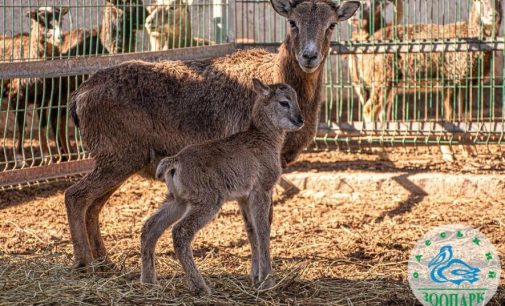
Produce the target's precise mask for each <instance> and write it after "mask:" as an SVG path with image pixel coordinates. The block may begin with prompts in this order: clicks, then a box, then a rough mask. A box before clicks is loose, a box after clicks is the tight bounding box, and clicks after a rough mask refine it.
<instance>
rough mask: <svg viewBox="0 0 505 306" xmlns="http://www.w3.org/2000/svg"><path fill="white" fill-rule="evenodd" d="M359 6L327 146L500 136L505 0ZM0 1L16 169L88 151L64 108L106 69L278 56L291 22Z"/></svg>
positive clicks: (399, 0)
mask: <svg viewBox="0 0 505 306" xmlns="http://www.w3.org/2000/svg"><path fill="white" fill-rule="evenodd" d="M361 3H362V8H361V9H360V12H359V14H357V15H356V16H355V17H354V18H352V19H350V20H349V21H347V22H344V23H340V24H338V26H337V29H336V30H335V32H334V36H333V38H332V50H331V52H330V55H329V56H328V58H327V61H326V64H325V66H324V79H325V80H324V98H323V99H324V105H323V107H322V111H321V117H320V130H319V133H318V136H317V138H316V140H317V142H316V143H317V144H318V145H321V144H326V145H333V144H336V145H338V146H340V145H346V144H350V143H356V142H357V143H364V144H368V145H384V144H392V145H400V146H404V145H418V144H419V145H422V144H428V145H429V144H436V145H450V144H457V143H471V144H481V143H483V144H486V143H495V144H501V143H502V141H503V135H504V132H505V128H504V117H505V114H504V111H505V105H504V94H505V93H504V91H503V69H504V67H503V52H504V40H503V37H502V26H501V23H502V22H501V21H502V17H503V12H504V11H503V3H502V1H498V0H461V1H452V0H443V1H425V0H364V1H361ZM0 6H1V11H0V34H1V37H0V85H1V87H0V93H1V96H2V100H1V101H0V133H1V137H2V139H1V140H0V142H1V149H0V171H3V172H4V173H6V172H9V171H10V172H12V170H18V169H33V168H37V167H42V166H45V165H54V166H53V168H52V169H57V167H56V166H58V167H63V166H64V165H71V164H72V162H73V161H81V160H88V158H89V156H88V155H87V154H86V150H85V148H84V147H83V146H82V145H81V139H80V135H79V131H78V130H77V129H76V128H75V127H74V125H73V123H72V122H71V120H69V116H68V114H67V111H66V109H67V103H68V99H69V97H70V95H71V93H72V92H73V91H74V90H75V89H76V88H77V87H78V86H79V85H80V84H81V83H82V82H83V81H84V80H85V79H86V78H87V77H88V75H89V74H90V73H93V72H94V71H97V70H98V69H101V68H106V67H110V66H112V65H115V64H118V63H120V62H123V61H125V60H129V59H143V60H150V61H156V60H160V59H197V58H203V57H209V56H219V55H223V54H226V53H229V52H231V51H232V50H233V49H234V47H235V46H237V47H239V48H248V47H265V48H269V49H270V50H272V51H273V52H275V48H276V47H277V46H279V45H280V43H281V42H282V41H283V39H284V38H285V36H286V33H287V31H288V28H287V26H286V24H287V23H286V20H285V19H284V18H283V17H281V16H279V15H277V14H276V13H275V11H274V10H273V9H272V7H271V4H270V2H269V1H268V0H157V1H154V0H152V1H148V0H145V1H142V0H45V1H36V0H21V1H17V0H0ZM233 43H235V44H233ZM221 47H223V48H221ZM187 48H191V49H187ZM58 169H59V168H58ZM58 171H60V170H58ZM67 172H68V171H67Z"/></svg>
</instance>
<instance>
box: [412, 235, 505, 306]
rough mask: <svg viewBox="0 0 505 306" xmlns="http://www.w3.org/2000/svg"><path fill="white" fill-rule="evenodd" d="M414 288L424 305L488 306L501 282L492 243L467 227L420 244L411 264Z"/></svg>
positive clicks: (430, 236)
mask: <svg viewBox="0 0 505 306" xmlns="http://www.w3.org/2000/svg"><path fill="white" fill-rule="evenodd" d="M408 271H409V272H408V273H409V276H408V279H409V284H410V288H411V289H412V291H413V292H414V294H415V296H416V297H417V299H418V300H419V301H420V302H421V303H422V304H423V305H430V306H433V305H440V306H442V305H444V306H445V305H468V306H469V305H473V306H476V305H485V304H486V303H487V302H489V300H490V299H491V298H492V297H493V295H494V294H495V293H496V289H497V288H498V284H499V282H500V271H501V268H500V258H499V257H498V254H497V253H496V249H495V248H494V246H493V245H492V244H491V242H489V240H488V239H487V238H486V237H485V236H484V235H483V234H482V233H480V232H479V231H478V230H476V229H473V228H471V227H468V226H464V225H445V226H441V227H437V228H435V229H433V230H431V231H430V232H429V233H427V234H426V235H424V237H423V238H422V239H421V240H419V241H418V242H417V244H416V246H415V248H414V250H413V251H412V254H411V255H410V258H409V264H408Z"/></svg>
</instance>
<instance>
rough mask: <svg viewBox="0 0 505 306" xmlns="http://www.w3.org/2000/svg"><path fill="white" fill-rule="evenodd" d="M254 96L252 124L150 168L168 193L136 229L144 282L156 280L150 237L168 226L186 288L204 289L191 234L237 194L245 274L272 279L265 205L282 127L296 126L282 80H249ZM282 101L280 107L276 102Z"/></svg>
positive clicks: (276, 172)
mask: <svg viewBox="0 0 505 306" xmlns="http://www.w3.org/2000/svg"><path fill="white" fill-rule="evenodd" d="M253 82H254V83H255V91H256V94H257V99H256V102H255V104H254V107H253V111H252V123H251V125H250V127H249V129H247V130H246V131H244V132H239V133H237V134H234V135H231V136H228V137H226V138H224V139H221V140H213V141H208V142H204V143H202V144H196V145H190V146H188V147H186V148H184V149H183V150H182V151H181V152H179V153H178V154H177V155H175V156H174V157H168V158H165V159H163V160H162V161H161V162H160V164H159V166H158V170H157V176H158V177H159V178H161V177H164V178H165V180H166V182H167V185H168V188H169V190H170V193H171V195H169V196H168V201H167V202H165V203H164V206H163V207H162V208H161V209H160V210H159V211H158V212H157V213H155V214H154V215H153V216H151V217H150V218H149V219H148V220H147V221H146V223H145V225H144V227H143V228H142V235H141V254H142V273H141V274H142V276H141V280H142V281H143V282H148V283H153V282H155V281H156V272H155V267H154V250H155V246H156V241H157V240H158V238H159V237H160V236H161V234H162V233H163V232H164V231H165V229H166V228H168V227H169V226H170V225H172V224H173V223H175V222H177V221H178V220H179V219H180V221H178V223H177V225H176V226H175V227H174V229H173V232H172V233H173V237H174V247H175V252H176V254H177V257H178V258H179V261H180V262H181V264H182V266H183V269H184V271H185V272H186V275H187V279H188V284H189V287H190V289H191V290H193V291H196V292H197V293H210V291H209V289H208V287H207V285H206V284H205V281H204V280H203V278H202V275H201V274H200V272H198V269H197V268H196V266H195V263H194V261H193V253H192V251H191V241H192V240H193V237H194V236H195V234H196V233H197V232H198V231H199V230H200V229H201V228H203V226H205V224H207V223H208V222H209V221H210V220H212V218H213V217H214V216H215V215H216V214H217V212H218V211H219V209H220V208H221V206H222V205H223V202H224V201H229V200H238V201H239V203H240V204H241V205H240V208H241V210H242V211H243V212H245V216H246V217H245V218H244V221H245V222H246V229H248V237H249V241H250V243H251V259H252V269H251V279H252V281H253V282H254V283H256V284H261V283H263V282H265V283H264V284H262V285H263V288H266V287H271V286H272V285H273V281H272V278H271V277H269V278H268V280H267V277H268V276H269V274H270V273H271V269H272V265H271V259H270V250H269V244H270V222H269V215H270V206H271V205H272V203H271V198H272V191H273V188H274V185H275V184H276V182H277V181H278V179H279V177H280V175H281V173H282V169H281V162H280V151H281V148H282V143H283V141H284V135H285V132H284V131H285V130H291V131H295V130H298V129H300V128H301V127H302V126H303V118H302V117H301V115H300V108H299V106H298V103H297V99H296V92H295V91H294V89H293V88H291V87H290V86H289V85H285V84H276V85H271V86H266V85H263V84H262V83H261V82H260V81H258V80H256V79H254V80H253ZM280 103H284V104H285V105H288V106H287V107H286V106H285V105H284V106H283V105H281V104H280Z"/></svg>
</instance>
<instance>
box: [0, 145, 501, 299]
mask: <svg viewBox="0 0 505 306" xmlns="http://www.w3.org/2000/svg"><path fill="white" fill-rule="evenodd" d="M379 153H380V152H379ZM385 154H386V155H385ZM493 156H495V159H489V158H488V160H490V162H489V163H490V164H489V163H488V164H486V163H485V162H484V160H482V161H479V160H478V159H477V160H475V161H474V162H475V164H476V165H477V166H475V167H470V168H468V167H469V166H465V164H467V163H470V162H466V163H462V164H461V165H460V166H459V167H458V166H450V167H448V166H444V164H443V163H439V162H438V160H437V158H438V157H433V156H432V157H426V156H418V157H416V158H415V160H417V166H415V165H414V164H413V162H412V160H414V158H410V161H411V162H410V163H403V164H402V162H401V160H402V158H401V156H400V155H392V154H388V153H387V152H386V153H380V154H363V153H361V154H341V153H333V152H327V153H324V152H323V153H308V154H304V155H303V156H302V157H301V159H300V162H298V163H297V164H295V165H294V166H293V167H292V168H291V170H294V171H348V172H352V171H355V170H360V171H363V170H366V169H368V170H369V171H371V172H374V171H398V170H399V169H403V170H405V169H411V171H420V170H424V171H441V172H447V171H448V172H465V171H468V172H475V171H477V172H486V171H487V172H489V173H499V172H500V170H502V168H501V167H502V166H501V164H503V157H502V156H501V155H500V154H496V152H495V154H494V155H493ZM393 157H394V158H393ZM337 160H338V162H336V161H337ZM403 160H405V159H403ZM423 165H424V166H423ZM478 165H480V166H478ZM486 165H488V166H489V167H491V168H489V167H488V166H486ZM447 167H448V168H447ZM465 167H467V168H465ZM486 167H487V168H486ZM465 169H467V170H465ZM70 184H71V183H70V182H59V183H52V184H49V185H42V186H38V187H33V188H25V189H23V190H10V191H3V192H2V193H1V194H0V305H28V304H30V305H33V304H38V305H48V304H51V305H56V304H82V305H97V304H115V305H128V304H157V305H158V304H160V305H165V304H166V305H175V304H192V303H196V304H198V305H251V304H262V305H274V304H283V305H321V304H333V305H416V304H417V302H416V301H415V298H414V296H413V294H412V293H411V291H410V289H409V287H408V283H407V280H406V277H407V275H406V274H407V259H408V256H409V253H410V250H411V249H412V248H413V246H414V245H415V243H416V241H417V240H418V239H419V238H421V236H422V235H423V234H424V233H425V232H427V231H428V230H429V229H430V228H431V227H434V226H438V225H442V224H451V223H462V224H467V225H471V226H473V227H475V228H478V229H480V231H481V232H482V233H484V234H485V235H486V236H487V237H488V238H489V239H490V241H491V242H492V243H493V244H494V245H495V246H496V248H497V250H498V252H500V253H501V254H502V266H505V257H504V255H503V254H505V240H504V239H503V238H504V237H505V217H504V216H503V212H504V209H505V201H501V202H498V201H496V200H491V199H488V198H484V197H482V198H478V199H471V200H470V199H454V198H434V197H430V196H428V197H425V198H422V199H412V198H407V196H403V195H396V196H391V195H382V194H367V192H366V191H363V192H361V193H358V195H354V196H351V195H350V196H349V197H345V196H344V197H343V196H339V197H324V196H322V195H320V194H318V193H315V192H311V191H310V190H303V191H301V192H299V193H298V194H296V195H292V196H288V195H285V194H281V193H277V194H276V196H275V208H274V223H273V228H272V256H273V265H274V269H275V279H276V281H277V285H276V286H275V287H274V288H273V289H272V290H269V291H258V290H256V289H254V288H253V287H252V286H251V285H250V284H249V281H248V275H247V274H248V270H249V265H250V261H249V245H248V243H247V238H246V235H245V232H244V230H243V227H242V221H241V217H240V213H239V210H238V207H237V205H236V204H235V203H227V204H225V206H224V207H223V209H222V211H221V213H220V214H219V215H218V217H217V218H216V219H215V220H214V221H213V222H211V224H209V225H208V226H207V227H206V228H205V229H204V230H202V231H201V232H200V233H199V235H198V236H197V238H196V239H195V241H194V244H193V246H194V252H195V258H196V262H197V265H198V267H199V268H200V270H201V271H202V273H203V275H204V277H205V279H206V280H207V282H208V284H209V286H210V287H211V288H212V290H213V294H212V295H211V296H209V297H203V298H194V297H192V296H191V295H190V294H189V293H188V291H187V290H186V287H185V283H184V279H183V274H182V270H181V268H180V266H179V264H178V263H177V261H176V260H175V257H174V253H173V247H172V240H171V236H170V234H169V232H167V233H166V234H165V235H164V236H163V237H162V239H161V240H160V242H159V243H158V248H157V268H158V274H159V280H160V284H159V285H144V284H141V283H140V282H139V281H138V279H139V274H140V266H139V260H140V255H139V237H140V234H139V232H140V228H141V226H142V224H143V222H144V220H145V219H146V218H147V217H148V216H149V215H150V214H151V213H152V212H153V211H154V210H155V209H156V208H157V207H158V205H159V204H160V202H161V201H162V200H163V198H164V194H165V192H166V187H165V185H164V184H163V183H162V182H156V181H151V180H147V179H145V178H142V177H140V176H133V177H131V178H130V179H129V180H128V181H127V182H126V183H125V184H124V185H123V186H122V187H121V188H120V189H119V190H118V191H117V192H116V193H115V194H114V195H113V196H112V197H111V199H110V201H109V203H108V204H107V205H106V206H105V208H104V211H103V213H102V219H101V221H102V224H103V227H102V231H103V236H104V239H105V241H106V244H107V247H108V249H109V252H110V256H111V258H112V260H113V261H114V262H115V263H116V264H117V270H116V271H114V272H111V273H107V274H99V273H96V274H88V275H85V274H82V273H79V272H75V271H73V270H72V269H71V265H72V250H71V245H70V240H69V234H68V229H67V222H66V215H65V208H64V202H63V193H64V190H65V188H67V187H68V186H69V185H70ZM501 284H502V285H501V287H500V288H499V291H498V294H497V295H496V296H495V297H494V298H493V300H492V302H491V303H490V305H504V304H505V286H504V285H505V281H504V277H503V274H502V282H501Z"/></svg>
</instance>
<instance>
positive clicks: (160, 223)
mask: <svg viewBox="0 0 505 306" xmlns="http://www.w3.org/2000/svg"><path fill="white" fill-rule="evenodd" d="M186 209H187V206H186V205H184V204H182V203H178V202H177V201H176V200H175V199H174V196H173V195H172V194H169V195H168V196H167V199H166V201H165V202H164V203H163V206H162V207H161V208H160V209H159V210H158V211H157V212H156V213H155V214H154V215H152V216H151V217H149V219H147V221H146V223H144V226H143V227H142V234H141V235H140V254H141V257H142V267H141V270H140V281H141V282H143V283H151V284H154V283H156V268H155V266H154V250H155V248H156V242H157V241H158V239H159V238H160V237H161V235H162V234H163V232H165V230H166V229H167V228H168V227H169V226H171V225H172V224H174V223H175V222H177V221H178V220H179V219H180V218H181V217H182V216H183V214H184V212H185V211H186Z"/></svg>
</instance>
